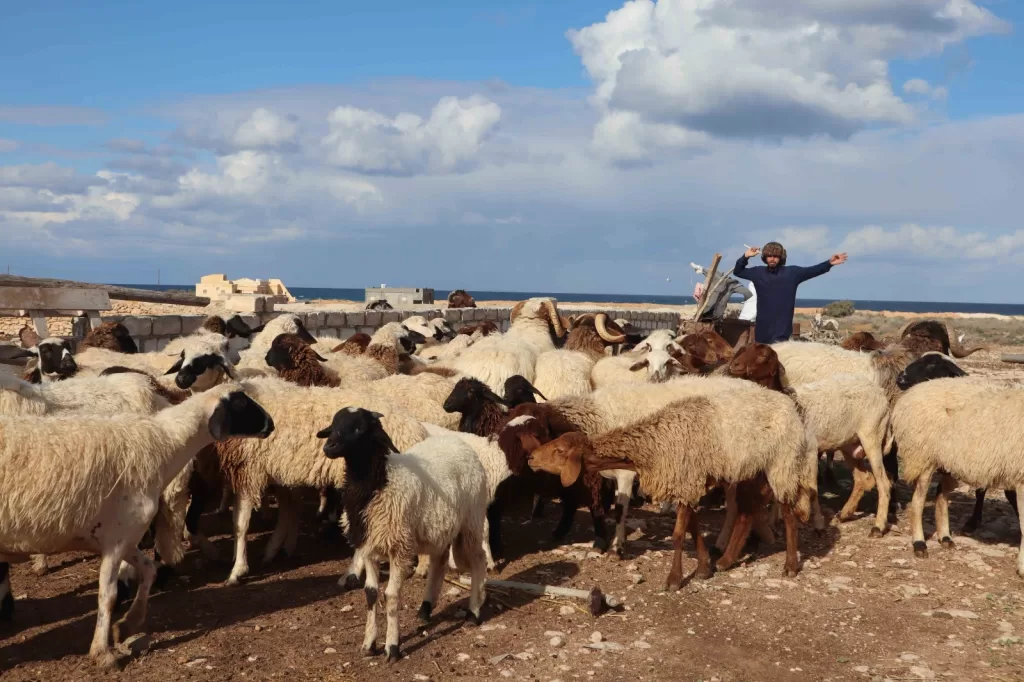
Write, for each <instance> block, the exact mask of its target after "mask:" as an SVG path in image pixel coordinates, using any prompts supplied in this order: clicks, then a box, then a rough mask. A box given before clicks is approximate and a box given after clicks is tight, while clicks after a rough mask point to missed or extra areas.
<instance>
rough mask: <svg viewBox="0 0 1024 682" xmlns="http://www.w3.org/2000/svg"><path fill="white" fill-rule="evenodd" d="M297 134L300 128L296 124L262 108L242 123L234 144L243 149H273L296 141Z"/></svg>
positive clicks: (234, 136) (233, 137)
mask: <svg viewBox="0 0 1024 682" xmlns="http://www.w3.org/2000/svg"><path fill="white" fill-rule="evenodd" d="M297 132H298V126H296V125H295V123H294V122H292V121H290V120H288V119H287V118H284V117H282V116H279V115H277V114H275V113H274V112H272V111H270V110H269V109H264V108H263V107H260V108H259V109H256V110H255V111H254V112H252V115H251V116H249V118H247V119H246V120H244V121H242V123H241V124H240V125H239V126H238V129H237V130H235V133H234V135H233V136H232V142H233V143H234V144H235V146H237V147H239V148H242V149H262V148H270V149H273V148H277V147H282V146H285V145H287V144H289V143H291V142H292V141H294V139H295V135H296V133H297Z"/></svg>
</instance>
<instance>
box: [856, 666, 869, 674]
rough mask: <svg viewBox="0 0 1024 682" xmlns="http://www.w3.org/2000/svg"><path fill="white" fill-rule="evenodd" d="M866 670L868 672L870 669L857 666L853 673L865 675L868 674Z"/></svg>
mask: <svg viewBox="0 0 1024 682" xmlns="http://www.w3.org/2000/svg"><path fill="white" fill-rule="evenodd" d="M868 670H870V668H868V667H867V666H866V665H858V666H855V667H854V669H853V672H855V673H866V672H868Z"/></svg>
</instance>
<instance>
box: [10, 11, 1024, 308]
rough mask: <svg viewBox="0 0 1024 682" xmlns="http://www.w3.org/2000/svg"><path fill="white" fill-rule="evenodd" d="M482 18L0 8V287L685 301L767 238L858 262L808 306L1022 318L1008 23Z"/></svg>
mask: <svg viewBox="0 0 1024 682" xmlns="http://www.w3.org/2000/svg"><path fill="white" fill-rule="evenodd" d="M23 4H25V5H27V3H23ZM480 5H481V3H471V2H444V3H413V2H406V1H404V0H403V1H399V2H392V3H388V4H387V5H380V4H376V5H374V4H371V3H365V4H361V5H357V4H355V3H326V2H300V3H289V4H287V5H285V4H284V3H261V2H253V3H245V4H243V3H216V5H215V6H209V5H208V4H206V3H192V2H180V3H175V4H173V5H167V6H161V5H154V4H152V3H128V2H108V3H104V5H103V7H102V8H99V9H97V8H95V7H93V8H85V7H84V6H82V4H81V3H71V2H39V3H33V4H32V5H31V6H26V7H16V8H14V9H8V10H7V11H6V12H5V18H4V21H3V22H2V24H0V64H3V69H2V71H0V74H2V75H0V237H3V239H2V242H3V243H4V246H5V248H4V252H5V253H4V255H5V256H6V259H5V260H9V261H10V262H11V268H12V271H13V272H18V273H20V274H25V275H40V276H59V277H75V278H80V279H86V280H94V281H120V282H130V281H139V282H143V281H146V282H148V281H152V280H153V279H154V274H155V271H156V269H157V268H158V267H159V268H160V269H161V275H162V279H163V281H165V282H181V283H186V284H187V283H190V282H194V281H197V280H198V277H199V276H200V275H202V274H205V273H208V272H226V273H227V274H228V275H229V276H231V277H241V276H258V277H273V276H276V277H281V278H283V279H284V280H285V281H286V282H287V283H288V284H289V285H292V286H356V287H361V286H366V285H369V284H373V283H379V282H380V281H386V282H388V283H389V284H392V285H395V286H398V285H402V284H405V285H410V286H434V287H438V288H446V287H465V288H469V289H471V290H472V289H478V290H486V289H500V290H532V291H536V290H557V291H577V292H587V291H592V292H606V291H619V292H622V293H658V294H666V293H680V294H685V293H689V292H687V291H681V290H679V291H677V290H675V287H677V286H680V285H676V284H673V283H666V281H665V280H666V278H667V277H670V278H673V280H674V281H675V282H683V281H687V282H688V281H689V268H688V265H687V264H688V263H689V262H690V261H702V262H704V261H707V260H709V258H710V254H711V253H713V252H715V251H719V252H722V253H723V254H725V255H726V258H727V260H732V259H733V258H734V257H735V255H738V253H737V250H741V249H742V244H743V243H763V242H764V241H767V240H769V239H781V240H782V241H783V242H784V243H786V244H787V247H788V248H789V250H790V253H791V254H792V256H791V260H795V261H797V262H813V261H816V260H819V259H824V258H826V257H827V256H828V255H829V254H830V253H833V252H835V251H838V250H845V251H848V252H849V253H850V261H849V263H848V264H847V265H844V266H843V267H842V268H838V269H836V270H835V271H834V272H833V273H830V275H829V276H828V277H823V278H819V279H817V280H814V281H813V282H811V283H808V285H806V286H805V287H804V288H803V289H801V295H802V296H806V297H823V298H826V297H840V296H841V297H852V298H862V299H907V298H916V299H922V300H985V301H993V302H1018V300H1019V299H1018V294H1017V291H1019V287H1018V286H1016V277H1015V276H1014V267H1013V264H1014V263H1016V262H1018V261H1019V259H1018V258H1017V256H1019V255H1024V230H1022V228H1021V227H1020V223H1019V215H1020V214H1021V210H1020V208H1021V207H1020V205H1019V203H1020V202H1019V200H1018V199H1017V194H1019V190H1018V189H1017V188H1019V187H1020V181H1021V180H1024V178H1022V177H1021V176H1022V175H1024V172H1022V171H1021V168H1022V167H1024V165H1022V163H1021V162H1022V161H1024V81H1022V80H1021V79H1020V78H1019V77H1018V75H1017V74H1018V73H1019V64H1021V63H1024V47H1022V45H1024V43H1022V41H1020V39H1019V36H1018V34H1017V32H1018V27H1019V25H1020V23H1021V21H1022V20H1024V7H1022V6H1021V3H1016V2H1009V1H1008V0H1002V1H993V2H988V3H983V2H976V1H975V2H972V1H971V0H907V1H906V2H904V3H887V2H882V0H848V1H847V2H842V3H838V2H832V0H787V1H786V2H784V3H783V2H767V1H766V0H701V2H697V1H696V0H658V2H653V1H651V0H635V1H632V2H603V1H593V0H591V1H588V2H582V1H578V0H572V1H568V2H559V3H543V4H542V3H511V2H504V3H488V8H487V9H481V7H480ZM3 265H5V264H4V263H0V266H3Z"/></svg>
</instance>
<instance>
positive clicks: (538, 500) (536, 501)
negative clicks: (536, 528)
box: [530, 495, 544, 519]
mask: <svg viewBox="0 0 1024 682" xmlns="http://www.w3.org/2000/svg"><path fill="white" fill-rule="evenodd" d="M542 516H544V498H543V497H542V496H540V495H534V496H533V510H532V511H531V512H530V518H531V519H539V518H540V517H542Z"/></svg>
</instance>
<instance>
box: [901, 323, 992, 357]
mask: <svg viewBox="0 0 1024 682" xmlns="http://www.w3.org/2000/svg"><path fill="white" fill-rule="evenodd" d="M900 345H902V346H903V347H904V348H906V349H907V350H910V351H912V352H913V353H915V354H916V355H917V356H920V355H923V354H925V353H927V352H929V351H936V352H938V353H944V354H946V355H951V356H953V357H954V358H966V357H967V356H968V355H971V354H973V353H977V352H978V351H979V350H987V347H986V346H974V347H973V348H967V349H965V348H964V347H963V346H961V345H960V342H959V341H958V340H957V338H956V335H955V334H953V333H951V330H950V329H949V327H948V326H947V325H945V324H943V323H942V322H939V321H938V320H918V321H917V322H911V323H910V324H908V325H907V326H906V327H904V328H903V330H902V331H901V332H900Z"/></svg>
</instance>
